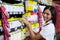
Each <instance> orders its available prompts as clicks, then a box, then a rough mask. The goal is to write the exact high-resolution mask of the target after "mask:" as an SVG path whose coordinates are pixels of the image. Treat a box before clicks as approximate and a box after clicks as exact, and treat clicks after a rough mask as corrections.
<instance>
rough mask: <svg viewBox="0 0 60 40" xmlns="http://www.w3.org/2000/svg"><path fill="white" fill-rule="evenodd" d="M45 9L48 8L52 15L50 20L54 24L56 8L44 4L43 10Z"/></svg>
mask: <svg viewBox="0 0 60 40" xmlns="http://www.w3.org/2000/svg"><path fill="white" fill-rule="evenodd" d="M46 9H49V10H50V12H51V15H52V16H53V17H52V22H53V24H54V25H55V23H56V10H55V8H54V7H53V6H46V7H45V8H44V11H45V10H46ZM44 11H43V12H44Z"/></svg>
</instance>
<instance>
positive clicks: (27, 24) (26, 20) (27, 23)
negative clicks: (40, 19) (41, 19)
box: [22, 16, 31, 26]
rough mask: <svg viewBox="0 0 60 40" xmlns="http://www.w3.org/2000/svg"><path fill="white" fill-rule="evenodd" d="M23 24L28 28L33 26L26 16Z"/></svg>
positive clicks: (23, 18)
mask: <svg viewBox="0 0 60 40" xmlns="http://www.w3.org/2000/svg"><path fill="white" fill-rule="evenodd" d="M22 22H23V23H25V24H26V26H31V23H30V22H29V21H28V19H27V18H26V17H25V16H23V17H22Z"/></svg>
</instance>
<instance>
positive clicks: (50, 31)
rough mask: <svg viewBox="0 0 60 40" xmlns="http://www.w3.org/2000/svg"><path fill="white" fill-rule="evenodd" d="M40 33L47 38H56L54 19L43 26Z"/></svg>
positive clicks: (48, 39)
mask: <svg viewBox="0 0 60 40" xmlns="http://www.w3.org/2000/svg"><path fill="white" fill-rule="evenodd" d="M40 35H41V36H42V37H43V38H44V39H46V40H54V35H55V26H54V24H53V23H52V20H50V21H48V22H47V23H46V24H45V26H43V27H42V30H41V31H40Z"/></svg>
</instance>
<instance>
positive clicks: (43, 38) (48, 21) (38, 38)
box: [22, 6, 56, 40]
mask: <svg viewBox="0 0 60 40" xmlns="http://www.w3.org/2000/svg"><path fill="white" fill-rule="evenodd" d="M43 17H44V21H45V25H44V27H42V30H41V31H40V32H39V33H38V34H35V33H34V32H33V30H32V27H31V24H30V23H29V22H28V20H27V19H26V18H25V17H23V20H22V21H23V22H24V23H25V24H26V25H27V28H28V30H29V33H30V38H31V40H54V35H55V26H54V25H55V22H56V21H55V17H56V11H55V8H54V7H52V6H46V7H45V8H44V11H43Z"/></svg>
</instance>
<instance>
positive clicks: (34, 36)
mask: <svg viewBox="0 0 60 40" xmlns="http://www.w3.org/2000/svg"><path fill="white" fill-rule="evenodd" d="M23 22H24V23H25V24H26V25H27V28H28V30H29V32H30V38H31V39H32V40H38V39H40V38H41V35H40V33H37V34H35V33H34V32H33V30H32V26H31V24H30V23H29V22H28V20H27V19H25V18H23Z"/></svg>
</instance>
